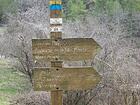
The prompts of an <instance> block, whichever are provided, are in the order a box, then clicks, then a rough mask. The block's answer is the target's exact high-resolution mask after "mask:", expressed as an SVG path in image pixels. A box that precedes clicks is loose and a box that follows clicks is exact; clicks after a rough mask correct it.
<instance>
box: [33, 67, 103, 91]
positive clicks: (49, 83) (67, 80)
mask: <svg viewBox="0 0 140 105" xmlns="http://www.w3.org/2000/svg"><path fill="white" fill-rule="evenodd" d="M100 80H101V77H100V75H99V74H98V73H97V72H96V70H94V69H93V68H92V67H85V68H35V69H34V70H33V82H34V90H35V91H52V90H86V89H91V88H93V87H95V86H96V85H97V84H98V83H99V82H100Z"/></svg>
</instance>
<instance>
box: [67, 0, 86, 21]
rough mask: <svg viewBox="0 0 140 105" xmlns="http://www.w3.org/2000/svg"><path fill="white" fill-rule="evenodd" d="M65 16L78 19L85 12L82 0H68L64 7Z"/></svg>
mask: <svg viewBox="0 0 140 105" xmlns="http://www.w3.org/2000/svg"><path fill="white" fill-rule="evenodd" d="M66 8H67V9H66V12H67V16H66V17H67V18H71V19H74V20H75V19H77V18H78V19H79V18H80V17H81V16H82V15H84V14H85V12H86V6H85V4H84V0H69V1H68V2H67V7H66Z"/></svg>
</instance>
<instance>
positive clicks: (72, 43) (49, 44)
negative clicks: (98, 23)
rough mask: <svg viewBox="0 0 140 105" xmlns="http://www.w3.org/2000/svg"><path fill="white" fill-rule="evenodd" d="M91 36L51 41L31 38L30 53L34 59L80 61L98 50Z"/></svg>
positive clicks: (88, 57) (98, 47)
mask: <svg viewBox="0 0 140 105" xmlns="http://www.w3.org/2000/svg"><path fill="white" fill-rule="evenodd" d="M100 49H101V48H100V46H99V45H98V44H97V43H96V42H95V41H94V40H93V39H92V38H71V39H60V40H56V41H52V40H50V39H40V40H39V39H33V40H32V54H33V59H34V61H54V60H65V61H80V60H88V59H92V57H94V56H95V55H96V53H97V51H98V50H100Z"/></svg>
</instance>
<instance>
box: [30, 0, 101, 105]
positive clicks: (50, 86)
mask: <svg viewBox="0 0 140 105" xmlns="http://www.w3.org/2000/svg"><path fill="white" fill-rule="evenodd" d="M61 4H62V1H61V0H51V1H50V36H51V39H33V40H32V55H33V61H34V62H39V63H40V62H51V67H50V68H46V67H42V68H41V67H36V68H34V69H33V87H34V90H35V91H51V104H52V105H62V104H63V101H62V99H63V90H87V89H91V88H93V87H95V86H96V85H97V84H98V83H99V82H100V80H101V77H100V75H99V74H98V73H97V72H96V70H94V69H93V68H92V67H69V68H65V67H63V61H80V60H88V59H92V58H93V57H95V55H96V54H97V52H98V51H99V50H100V49H101V47H100V46H99V45H98V44H97V43H96V42H95V41H94V40H93V39H92V38H68V39H62V31H63V28H62V23H63V22H62V5H61Z"/></svg>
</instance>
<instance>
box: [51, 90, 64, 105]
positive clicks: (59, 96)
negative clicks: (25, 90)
mask: <svg viewBox="0 0 140 105" xmlns="http://www.w3.org/2000/svg"><path fill="white" fill-rule="evenodd" d="M51 105H63V91H61V90H57V91H51Z"/></svg>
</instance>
